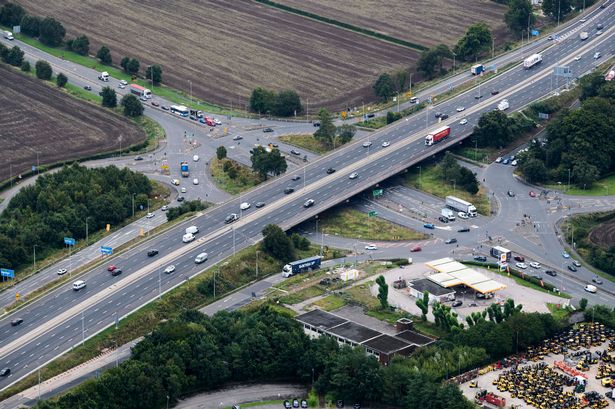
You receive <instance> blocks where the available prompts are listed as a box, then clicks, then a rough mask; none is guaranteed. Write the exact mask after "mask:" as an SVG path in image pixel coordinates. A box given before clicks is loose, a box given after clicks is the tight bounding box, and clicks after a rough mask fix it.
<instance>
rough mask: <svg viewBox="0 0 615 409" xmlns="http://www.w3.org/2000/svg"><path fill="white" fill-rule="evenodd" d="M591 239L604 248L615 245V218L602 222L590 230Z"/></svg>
mask: <svg viewBox="0 0 615 409" xmlns="http://www.w3.org/2000/svg"><path fill="white" fill-rule="evenodd" d="M589 240H590V241H591V242H592V243H593V244H595V245H596V246H599V247H602V248H603V249H609V248H610V247H611V246H613V245H615V220H611V221H609V222H606V223H602V224H600V225H598V226H597V227H596V228H594V229H593V230H592V231H590V232H589Z"/></svg>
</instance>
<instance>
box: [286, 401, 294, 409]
mask: <svg viewBox="0 0 615 409" xmlns="http://www.w3.org/2000/svg"><path fill="white" fill-rule="evenodd" d="M290 408H292V405H291V404H290V402H289V401H287V400H285V401H284V409H290Z"/></svg>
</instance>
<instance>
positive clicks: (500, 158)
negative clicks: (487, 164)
mask: <svg viewBox="0 0 615 409" xmlns="http://www.w3.org/2000/svg"><path fill="white" fill-rule="evenodd" d="M502 160H504V158H502V157H501V156H498V158H497V159H496V160H495V163H500V162H502Z"/></svg>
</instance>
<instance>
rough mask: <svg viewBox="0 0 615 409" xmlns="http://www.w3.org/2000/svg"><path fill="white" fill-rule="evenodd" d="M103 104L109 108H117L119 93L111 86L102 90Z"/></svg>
mask: <svg viewBox="0 0 615 409" xmlns="http://www.w3.org/2000/svg"><path fill="white" fill-rule="evenodd" d="M101 94H102V95H101V96H102V102H101V104H102V106H104V107H107V108H115V107H116V106H117V94H116V93H115V90H114V89H113V88H111V87H103V89H102V92H101Z"/></svg>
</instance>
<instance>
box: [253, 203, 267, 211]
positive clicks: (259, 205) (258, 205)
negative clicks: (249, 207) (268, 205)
mask: <svg viewBox="0 0 615 409" xmlns="http://www.w3.org/2000/svg"><path fill="white" fill-rule="evenodd" d="M263 206H265V202H256V203H255V204H254V207H256V208H257V209H260V208H261V207H263Z"/></svg>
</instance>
